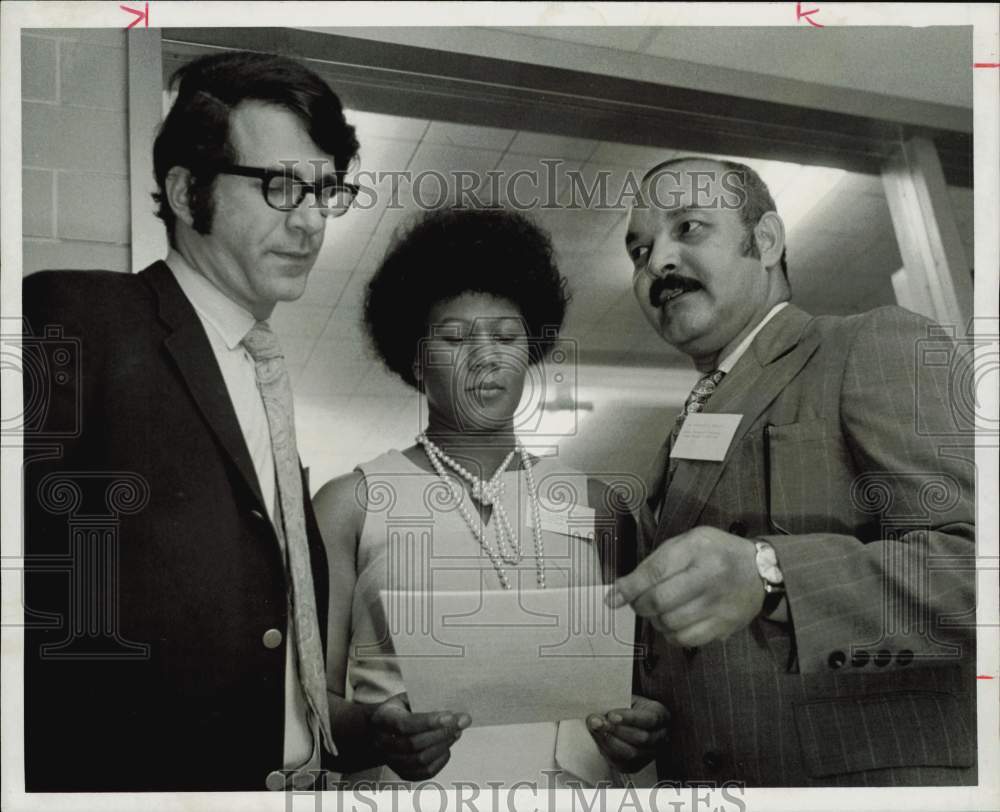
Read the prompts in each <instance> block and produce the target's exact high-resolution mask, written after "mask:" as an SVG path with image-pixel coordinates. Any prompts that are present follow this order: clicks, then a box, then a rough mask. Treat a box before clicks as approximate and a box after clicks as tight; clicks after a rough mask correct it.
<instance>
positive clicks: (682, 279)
mask: <svg viewBox="0 0 1000 812" xmlns="http://www.w3.org/2000/svg"><path fill="white" fill-rule="evenodd" d="M700 287H701V285H700V284H699V283H698V282H697V281H695V280H694V279H689V278H688V277H686V276H681V275H680V274H675V273H669V274H667V275H666V276H660V277H657V278H656V279H654V280H653V284H652V285H650V286H649V302H650V304H651V305H653V307H659V306H660V300H661V298H662V297H663V294H664V293H666V292H667V291H668V290H680V291H682V292H683V293H687V292H688V291H691V290H697V289H698V288H700Z"/></svg>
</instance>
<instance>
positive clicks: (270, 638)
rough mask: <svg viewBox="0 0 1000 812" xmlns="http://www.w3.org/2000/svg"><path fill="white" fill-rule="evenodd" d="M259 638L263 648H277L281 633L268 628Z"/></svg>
mask: <svg viewBox="0 0 1000 812" xmlns="http://www.w3.org/2000/svg"><path fill="white" fill-rule="evenodd" d="M261 639H262V640H263V641H264V648H277V647H278V646H280V645H281V640H282V635H281V632H280V631H278V630H277V629H268V630H267V631H266V632H264V636H263V638H261ZM281 780H282V781H284V780H285V779H284V778H282V779H281Z"/></svg>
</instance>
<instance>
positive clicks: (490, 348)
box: [315, 209, 666, 788]
mask: <svg viewBox="0 0 1000 812" xmlns="http://www.w3.org/2000/svg"><path fill="white" fill-rule="evenodd" d="M568 298H569V297H568V295H567V292H566V282H565V279H564V278H563V277H562V275H561V274H560V272H559V270H558V268H557V267H556V263H555V259H554V256H553V249H552V245H551V242H550V240H549V238H548V236H547V235H546V234H545V233H544V232H543V231H542V230H541V229H540V228H538V227H537V226H536V225H535V224H534V223H532V222H531V221H530V220H529V219H528V218H527V217H525V216H523V215H521V214H517V213H514V212H510V211H506V210H502V209H447V210H442V211H434V212H430V213H427V214H425V215H424V216H423V217H422V218H421V219H420V220H419V221H418V222H417V223H416V224H415V225H413V226H412V227H411V228H410V230H409V232H408V233H406V234H404V235H403V236H402V237H401V238H399V239H397V241H396V242H395V244H394V245H393V246H392V247H391V248H390V250H389V252H388V254H387V256H386V257H385V259H384V261H383V262H382V264H381V266H380V267H379V269H378V270H377V271H376V273H375V275H374V277H373V278H372V279H371V281H370V282H369V285H368V290H367V297H366V301H365V314H364V318H365V325H366V328H367V331H368V335H369V337H370V339H371V342H372V345H373V347H374V349H375V351H376V352H377V353H378V355H379V356H380V357H381V358H382V360H383V361H384V363H385V365H386V366H387V367H388V369H389V370H391V371H392V372H394V373H395V374H397V375H399V376H400V377H401V378H402V379H403V380H404V381H405V382H406V383H407V384H409V385H410V386H412V387H414V388H416V389H418V390H419V391H420V392H421V393H422V394H423V396H424V397H425V398H426V404H427V405H426V412H424V413H423V415H422V416H425V418H426V423H425V425H423V426H421V427H420V428H421V429H422V431H421V432H420V434H419V435H418V436H417V438H416V441H415V443H414V444H413V445H412V446H410V447H409V448H406V449H404V450H402V451H397V450H390V451H387V452H386V453H384V454H382V455H381V456H379V457H377V458H376V459H374V460H371V461H370V462H366V463H363V464H361V465H359V466H358V467H357V468H355V470H354V471H353V472H352V473H350V474H346V475H344V476H341V477H338V478H337V479H334V480H332V481H331V482H328V483H327V484H326V485H325V486H324V487H323V488H322V489H321V490H320V491H319V493H318V494H317V495H316V499H315V507H316V513H317V518H318V520H319V523H320V528H321V530H322V534H323V537H324V540H325V542H326V544H327V550H328V554H329V561H330V577H331V582H330V601H331V605H330V612H329V628H328V683H329V690H330V693H331V714H332V716H333V730H334V731H335V733H334V735H335V737H336V738H337V740H338V747H339V748H340V751H341V761H342V762H352V761H353V762H354V763H355V764H356V766H357V770H355V771H353V775H351V776H350V779H351V780H354V781H357V780H365V781H398V780H399V779H404V780H407V781H418V780H423V779H428V778H431V777H435V780H436V781H437V782H439V783H440V784H442V785H443V786H444V787H445V788H452V787H453V786H454V784H455V782H464V783H468V782H473V783H475V784H477V785H479V786H482V787H485V786H486V785H487V783H488V784H489V785H490V786H491V787H497V786H499V787H508V788H509V787H510V786H512V785H513V784H514V783H516V782H519V781H529V782H535V783H536V786H537V787H540V788H541V787H551V786H565V785H566V782H571V783H573V782H575V783H576V784H578V785H579V784H584V785H586V784H589V785H600V784H604V785H605V786H608V785H611V783H610V782H612V781H613V780H615V779H616V778H617V779H618V780H620V779H621V776H620V775H618V773H619V772H620V771H625V772H633V771H636V770H638V769H639V768H641V767H643V766H644V765H646V764H648V763H649V762H650V761H651V759H652V758H653V757H654V755H655V749H656V747H657V745H658V744H659V743H660V742H661V741H662V740H663V738H664V736H665V726H666V711H665V709H664V708H663V706H662V705H660V704H659V703H657V702H653V701H652V700H648V699H643V698H640V697H635V698H634V700H633V703H632V707H631V708H625V709H614V710H610V709H604V708H595V709H594V711H595V713H594V714H593V715H591V716H589V717H588V718H587V720H586V721H584V720H582V719H577V720H569V721H563V722H558V723H557V722H534V723H518V724H506V725H488V726H477V727H472V728H469V725H470V724H471V723H472V721H473V720H472V719H471V718H470V716H469V714H468V713H466V712H462V711H461V709H449V708H442V709H440V710H438V711H436V712H429V713H427V712H425V713H414V712H411V710H410V707H409V704H408V700H407V694H406V686H405V685H404V683H403V678H402V674H401V670H400V667H399V664H398V662H397V661H396V659H395V657H394V651H393V646H392V639H391V635H390V633H389V628H388V627H389V624H388V623H387V621H386V617H385V610H384V608H383V604H382V602H381V599H380V592H383V591H394V592H428V591H430V590H431V589H433V590H434V591H479V590H495V589H507V590H520V591H525V590H532V589H544V588H546V587H548V588H557V587H571V586H593V585H599V584H601V583H602V582H610V580H611V579H613V578H614V577H616V576H617V575H619V574H622V573H624V572H625V571H627V570H628V569H630V568H631V567H632V566H634V556H635V550H634V544H635V528H634V524H633V522H632V520H631V516H630V515H629V514H628V512H627V511H625V510H622V509H621V507H620V505H621V495H620V494H618V493H617V491H615V490H612V489H611V488H609V487H608V486H607V485H605V484H604V483H603V482H600V481H598V480H596V479H594V478H592V477H588V476H586V475H585V474H582V473H580V472H578V471H574V470H572V469H569V468H567V467H566V466H565V465H562V464H560V463H559V461H558V459H557V458H552V457H544V458H538V457H535V456H533V455H532V454H531V453H529V451H528V450H527V449H526V448H525V446H524V443H525V442H527V443H530V442H531V439H532V428H533V427H534V426H535V424H536V423H537V417H538V410H539V406H540V404H538V403H537V402H535V403H534V404H532V401H533V400H534V401H537V398H532V397H531V395H532V392H531V391H529V392H528V397H525V390H526V385H527V382H528V381H532V382H537V381H538V380H544V378H545V375H544V374H543V373H544V371H545V370H544V365H545V363H546V356H547V354H548V353H550V351H552V350H553V347H554V346H555V344H556V342H557V340H558V335H559V330H560V328H561V327H562V323H563V319H564V316H565V312H566V305H567V302H568ZM556 351H558V350H556ZM533 385H534V384H533ZM525 401H527V402H528V404H529V406H528V407H527V408H524V407H523V406H522V404H523V402H525ZM415 417H416V415H415ZM415 422H416V421H415ZM559 499H562V500H563V505H562V509H563V510H566V504H565V501H566V500H567V499H568V500H569V501H570V503H571V504H570V505H569V512H568V514H567V513H562V514H561V515H562V516H563V517H564V518H563V520H562V527H561V532H559V530H560V528H559V527H558V526H555V527H554V523H553V521H552V520H551V514H552V513H553V512H554V511H555V508H554V507H553V505H554V504H555V503H556V502H557V501H558V500H559ZM616 508H617V509H616ZM566 515H569V516H570V517H571V518H570V521H567V520H566V518H565V516H566ZM579 515H584V516H590V515H593V516H594V519H593V523H592V524H589V526H584V525H580V526H577V524H579V523H577V524H574V523H573V520H572V517H573V516H579ZM547 517H548V518H549V520H548V521H547V520H546V519H547ZM553 528H554V529H553ZM595 530H596V534H595V532H594V531H595ZM402 562H405V563H402ZM393 611H394V613H395V614H399V613H400V611H402V612H405V611H407V607H405V606H403V607H396V608H395V609H394V610H393ZM409 611H411V612H412V613H413V614H426V609H424V610H421V608H420V607H412V608H410V609H409ZM414 622H416V621H415V620H414ZM428 644H429V645H431V646H432V647H433V641H432V640H430V639H429V640H428ZM348 689H349V690H348ZM517 692H518V686H498V695H497V701H498V702H503V701H509V700H506V699H503V698H502V697H510V696H512V695H513V696H516V695H517ZM348 695H349V696H350V697H351V700H352V701H347V700H346V699H345V698H344V697H345V696H348ZM338 731H339V733H338ZM373 764H378V765H385V766H378V767H375V768H374V769H367V770H365V769H364V768H366V767H371V765H373ZM446 765H447V766H446Z"/></svg>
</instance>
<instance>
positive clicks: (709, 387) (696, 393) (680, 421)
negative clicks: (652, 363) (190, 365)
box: [670, 369, 726, 448]
mask: <svg viewBox="0 0 1000 812" xmlns="http://www.w3.org/2000/svg"><path fill="white" fill-rule="evenodd" d="M725 376H726V373H725V372H723V371H722V370H721V369H714V370H712V371H711V372H709V373H708V374H707V375H705V376H704V377H703V378H701V379H700V380H699V381H698V383H696V384H695V385H694V389H692V390H691V394H690V395H688V396H687V400H685V401H684V408H683V409H681V413H680V414H679V415H677V419H676V420H675V421H674V428H673V430H672V431H671V432H670V447H671V448H673V447H674V443H675V442H676V441H677V435H678V434H680V431H681V426H683V425H684V420H685V419H686V418H687V416H688V415H689V414H692V413H694V412H700V411H701V410H702V409H704V408H705V404H706V403H707V402H708V399H709V398H710V397H711V396H712V393H713V392H714V391H715V389H716V387H717V386H718V385H719V381H721V380H722V379H723V378H724V377H725Z"/></svg>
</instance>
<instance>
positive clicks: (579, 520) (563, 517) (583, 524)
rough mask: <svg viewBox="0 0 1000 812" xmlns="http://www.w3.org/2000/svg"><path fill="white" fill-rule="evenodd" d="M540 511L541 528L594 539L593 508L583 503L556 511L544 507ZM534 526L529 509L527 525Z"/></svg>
mask: <svg viewBox="0 0 1000 812" xmlns="http://www.w3.org/2000/svg"><path fill="white" fill-rule="evenodd" d="M540 513H541V520H542V530H544V531H546V532H548V533H559V534H560V535H563V536H570V537H572V538H578V539H583V540H585V541H593V540H594V522H595V520H596V515H597V514H596V512H595V511H594V509H593V508H591V507H585V506H584V505H571V506H570V507H569V508H568V509H567V510H562V511H559V512H558V513H553V512H552V511H549V510H545V509H544V508H542V510H541V511H540ZM534 526H535V519H534V517H533V516H532V515H531V511H528V527H534Z"/></svg>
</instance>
